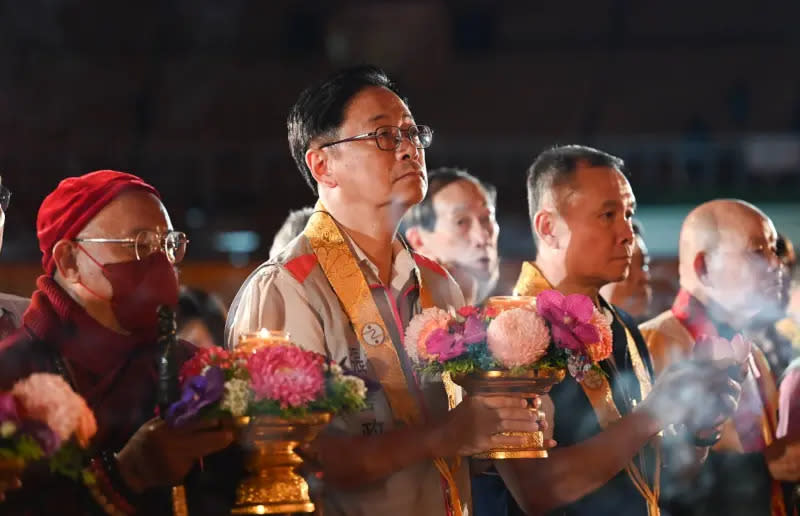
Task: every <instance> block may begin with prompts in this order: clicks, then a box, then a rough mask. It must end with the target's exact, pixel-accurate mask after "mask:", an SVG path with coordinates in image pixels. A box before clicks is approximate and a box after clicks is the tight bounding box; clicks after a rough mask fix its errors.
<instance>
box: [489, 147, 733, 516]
mask: <svg viewBox="0 0 800 516" xmlns="http://www.w3.org/2000/svg"><path fill="white" fill-rule="evenodd" d="M622 166H623V162H622V160H620V159H619V158H616V157H614V156H611V155H609V154H606V153H605V152H602V151H599V150H596V149H592V148H588V147H583V146H577V145H570V146H565V147H556V148H553V149H549V150H547V151H545V152H543V153H542V154H541V155H540V156H539V157H538V158H537V159H536V161H535V162H534V163H533V165H532V166H531V168H530V170H529V172H528V182H527V186H528V201H529V211H530V218H531V221H532V225H533V234H534V240H535V242H536V246H537V254H536V259H535V261H534V262H526V263H525V264H524V265H523V267H522V273H521V275H520V278H519V281H518V283H517V286H516V288H515V294H518V295H528V296H533V295H537V294H538V293H539V292H541V291H542V290H545V289H550V288H555V289H556V290H558V291H560V292H562V293H564V294H584V295H587V296H589V297H590V298H592V299H593V300H594V302H595V303H596V305H597V306H598V308H600V309H601V310H602V311H603V312H604V313H605V315H606V317H608V318H609V320H610V322H611V328H612V333H613V353H612V357H610V358H609V359H607V360H604V361H602V362H601V363H600V366H601V368H602V370H603V373H604V374H599V373H594V374H589V375H587V377H586V378H585V379H584V380H583V381H582V382H580V383H579V382H577V381H576V380H575V379H573V378H571V377H567V378H566V379H565V380H564V381H563V382H561V383H560V384H558V385H556V386H554V387H553V389H552V391H551V393H550V396H549V399H545V400H543V401H544V402H543V406H544V407H545V411H546V413H547V415H548V423H549V425H548V431H549V432H550V433H552V435H553V438H554V439H555V440H556V441H557V442H558V447H556V448H555V449H553V450H552V451H551V452H550V457H549V458H548V459H547V460H544V461H506V462H507V463H506V464H502V465H498V468H500V469H501V471H507V470H511V471H512V472H513V473H514V475H511V476H509V475H505V478H507V479H508V478H517V479H519V480H520V481H519V482H518V483H516V485H515V484H514V483H513V482H512V483H510V484H509V487H510V488H511V490H512V492H513V493H514V495H515V497H516V498H517V500H518V501H519V502H520V504H521V505H523V507H524V508H525V509H526V510H527V511H528V512H529V513H532V514H543V513H552V514H564V515H570V516H572V515H592V516H598V515H624V516H627V515H631V516H634V515H635V516H656V515H659V514H661V513H660V509H659V493H660V484H659V477H660V474H661V466H662V463H666V462H667V460H668V458H667V457H662V453H661V449H662V446H661V434H662V430H664V429H665V428H666V427H668V426H669V425H676V424H683V423H691V425H692V428H694V429H698V431H700V432H701V433H703V434H704V433H705V431H702V430H700V429H704V428H708V427H712V426H713V422H715V421H717V420H719V419H720V418H721V417H724V416H725V415H726V414H728V413H729V412H730V411H732V410H733V409H734V408H735V406H736V399H737V396H738V385H737V384H736V383H735V382H733V381H732V380H729V379H728V377H727V373H726V372H725V371H721V370H719V371H718V370H716V369H714V368H712V367H710V366H701V365H699V364H698V365H687V366H681V367H673V368H672V369H671V370H670V371H668V372H666V373H665V374H664V375H663V376H662V378H661V379H660V380H659V381H658V382H656V383H655V384H654V385H653V384H652V372H651V364H650V357H649V355H648V352H647V348H646V346H645V344H644V341H643V340H642V338H641V335H640V334H639V332H638V330H637V329H636V326H635V325H634V324H632V322H631V319H630V317H629V316H627V315H626V314H624V313H623V312H621V311H619V310H617V309H615V308H614V307H612V306H611V305H609V304H608V303H607V302H606V301H605V300H604V299H603V298H602V297H601V296H600V295H599V290H600V288H601V287H602V286H603V285H605V284H607V283H611V282H615V281H620V280H622V279H624V278H625V275H626V274H627V272H628V268H629V267H630V261H631V256H632V253H633V246H634V233H633V228H632V226H631V224H632V217H633V214H634V210H635V207H636V202H635V198H634V195H633V192H632V191H631V187H630V184H629V183H628V180H627V179H626V177H625V175H624V174H623V173H622ZM688 392H691V393H692V395H693V399H692V400H686V401H684V399H685V398H686V393H688ZM550 403H552V405H553V406H554V407H555V410H554V411H553V410H547V407H548V405H549V404H550ZM704 406H705V407H720V408H718V409H711V410H709V411H708V412H709V413H707V414H704V413H703V410H701V407H704ZM715 411H716V412H718V413H716V414H715V413H713V412H715ZM552 414H554V417H550V416H551V415H552ZM683 450H684V451H687V452H688V453H689V454H690V458H691V460H692V461H696V460H698V461H699V460H702V458H703V457H704V455H705V453H706V452H707V448H704V447H702V446H700V447H695V446H694V445H693V444H692V445H685V446H684V447H683ZM551 511H552V512H551Z"/></svg>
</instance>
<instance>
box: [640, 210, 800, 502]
mask: <svg viewBox="0 0 800 516" xmlns="http://www.w3.org/2000/svg"><path fill="white" fill-rule="evenodd" d="M776 237H777V234H776V232H775V227H774V226H773V224H772V221H770V219H769V218H768V217H767V216H766V215H765V214H764V213H763V212H762V211H761V210H759V209H758V208H756V207H755V206H753V205H751V204H748V203H746V202H744V201H738V200H715V201H711V202H707V203H705V204H702V205H700V206H698V207H697V208H695V209H694V210H692V212H691V213H689V215H688V216H687V217H686V220H685V221H684V223H683V227H682V229H681V235H680V243H679V261H680V264H679V274H680V285H681V290H680V292H679V293H678V296H677V297H676V299H675V302H674V304H673V306H672V308H671V309H670V310H668V311H666V312H664V313H662V314H661V315H659V316H658V317H656V318H654V319H652V320H650V321H648V322H646V323H644V324H642V326H641V327H640V330H641V331H642V334H643V335H644V337H645V339H646V341H647V345H648V347H649V349H650V353H651V355H652V357H653V363H654V366H655V370H656V373H657V374H659V373H660V372H661V371H662V370H663V369H664V368H665V367H667V365H668V364H670V363H674V362H677V361H679V360H682V359H686V358H688V357H690V356H691V353H692V349H693V348H694V344H695V342H696V340H697V339H698V338H699V337H700V336H702V335H711V336H722V337H725V338H731V337H732V336H733V335H734V334H735V333H737V332H743V331H746V329H747V328H748V327H750V326H752V323H753V321H754V320H755V318H756V317H757V316H758V315H759V313H768V312H774V310H775V309H776V307H777V306H778V304H779V302H780V298H781V293H780V290H781V275H780V270H781V264H780V260H779V258H778V256H777V255H776ZM777 406H778V396H777V389H776V386H775V379H774V377H773V375H772V372H771V371H770V367H769V364H768V362H767V359H766V357H765V356H764V353H763V352H762V351H761V350H760V349H759V348H758V347H756V346H754V347H753V350H752V360H750V363H749V366H748V374H747V376H746V377H745V378H744V380H743V382H742V398H741V401H740V403H739V408H738V409H737V411H736V413H735V414H734V416H733V417H732V418H731V420H730V421H728V422H727V423H726V424H725V425H724V427H723V429H722V433H721V435H720V440H719V442H718V443H717V444H716V445H715V446H714V448H713V451H712V454H711V456H710V458H709V461H708V463H707V464H706V465H705V467H704V470H703V472H702V473H703V474H701V475H700V476H699V477H698V478H697V479H696V481H694V482H691V483H688V486H686V487H685V489H683V492H677V493H676V494H675V498H678V500H676V502H675V503H678V504H680V505H682V506H688V507H683V508H682V509H681V512H686V513H688V514H726V515H730V514H747V515H758V514H770V515H773V516H784V515H785V514H787V512H786V511H787V509H789V513H788V514H791V508H790V507H787V506H786V503H785V501H784V497H783V493H782V486H781V484H780V482H781V481H783V482H796V481H798V480H800V467H799V466H798V465H800V443H795V442H793V440H792V439H797V438H798V437H800V436H787V437H785V438H782V439H776V428H777Z"/></svg>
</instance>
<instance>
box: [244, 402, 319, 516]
mask: <svg viewBox="0 0 800 516" xmlns="http://www.w3.org/2000/svg"><path fill="white" fill-rule="evenodd" d="M234 421H235V426H236V428H237V431H238V435H239V442H240V443H241V444H242V446H243V447H244V450H245V470H246V471H247V475H246V476H245V478H244V479H243V480H242V481H241V482H240V483H239V486H238V487H237V488H236V502H235V504H234V507H233V510H232V511H231V514H282V513H311V512H314V503H313V502H312V501H311V498H309V496H308V484H307V483H306V481H305V479H303V477H302V476H300V475H299V474H298V473H297V468H298V467H299V466H300V465H301V464H302V463H303V459H301V458H300V456H299V455H297V454H296V453H295V451H294V450H295V448H297V447H298V446H301V445H304V444H307V443H310V442H311V441H312V440H314V438H315V437H316V436H317V435H318V434H319V432H320V431H321V430H322V429H323V428H325V426H326V425H327V424H328V423H330V421H331V414H330V413H327V412H325V413H317V414H310V415H308V416H302V417H294V418H281V417H277V416H245V417H240V418H235V420H234Z"/></svg>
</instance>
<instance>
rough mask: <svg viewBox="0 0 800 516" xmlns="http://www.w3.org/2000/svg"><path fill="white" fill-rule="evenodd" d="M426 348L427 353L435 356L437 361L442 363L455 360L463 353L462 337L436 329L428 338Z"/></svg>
mask: <svg viewBox="0 0 800 516" xmlns="http://www.w3.org/2000/svg"><path fill="white" fill-rule="evenodd" d="M426 347H427V348H428V353H430V354H431V355H436V356H437V357H438V359H439V361H441V362H444V361H446V360H450V359H451V358H456V357H457V356H459V355H460V354H462V353H463V352H464V349H465V348H464V336H463V335H461V334H457V333H456V334H453V333H448V331H447V330H443V329H441V328H436V329H435V330H433V331H432V332H431V334H430V336H429V337H428V340H427V342H426Z"/></svg>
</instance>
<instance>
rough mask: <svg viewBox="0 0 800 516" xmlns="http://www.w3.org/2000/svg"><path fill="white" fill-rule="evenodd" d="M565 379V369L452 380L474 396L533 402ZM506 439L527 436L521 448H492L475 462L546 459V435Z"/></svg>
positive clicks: (492, 373) (494, 373)
mask: <svg viewBox="0 0 800 516" xmlns="http://www.w3.org/2000/svg"><path fill="white" fill-rule="evenodd" d="M565 376H566V370H564V369H534V370H530V371H525V372H522V373H518V374H512V373H511V371H503V370H493V371H475V372H473V373H469V374H463V375H453V376H452V380H453V382H454V383H456V384H457V385H460V386H461V387H463V388H464V390H466V391H467V393H468V394H469V395H471V396H508V397H514V398H524V399H526V400H530V399H531V398H534V397H536V396H539V395H542V394H547V393H548V392H550V389H551V388H552V387H553V385H555V384H557V383H559V382H561V381H562V380H563V379H564V377H565ZM503 435H506V436H524V437H525V440H526V443H525V445H523V446H521V447H512V446H509V447H502V448H492V449H491V450H488V451H486V452H483V453H479V454H477V455H473V457H474V458H476V459H544V458H547V449H546V448H545V447H544V435H543V434H542V432H541V431H539V432H503Z"/></svg>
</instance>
